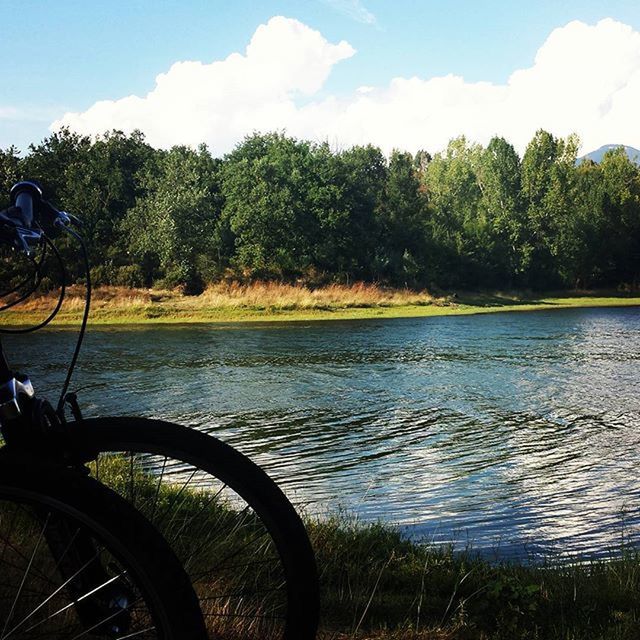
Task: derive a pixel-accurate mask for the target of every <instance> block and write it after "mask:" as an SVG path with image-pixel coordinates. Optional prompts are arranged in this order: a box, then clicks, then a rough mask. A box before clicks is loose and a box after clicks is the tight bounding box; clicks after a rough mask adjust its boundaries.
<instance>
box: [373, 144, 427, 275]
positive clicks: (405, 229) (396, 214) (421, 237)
mask: <svg viewBox="0 0 640 640" xmlns="http://www.w3.org/2000/svg"><path fill="white" fill-rule="evenodd" d="M425 209H426V199H425V197H424V196H423V194H422V193H421V192H420V181H419V179H418V176H417V173H416V169H415V165H414V159H413V158H412V156H411V154H410V153H402V152H400V151H393V153H392V154H391V158H390V160H389V169H388V172H387V180H386V184H385V190H384V197H383V198H382V203H381V205H380V208H379V210H380V222H381V225H382V234H381V245H382V249H383V251H384V253H385V254H386V257H387V272H386V275H387V276H388V277H389V278H390V279H392V280H394V281H396V282H402V283H404V284H405V285H407V284H409V283H411V284H413V285H415V284H416V283H418V282H419V281H421V280H423V279H424V277H425V273H426V263H425V260H426V244H425V242H426V238H425Z"/></svg>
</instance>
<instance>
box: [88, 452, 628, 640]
mask: <svg viewBox="0 0 640 640" xmlns="http://www.w3.org/2000/svg"><path fill="white" fill-rule="evenodd" d="M129 464H130V462H129V461H128V460H126V459H123V458H118V457H114V458H110V459H108V458H102V459H101V465H100V478H101V481H102V482H103V483H106V484H107V485H109V486H110V487H111V488H112V489H114V490H115V491H117V492H118V493H120V494H122V495H124V496H125V497H126V496H127V495H129V492H131V491H133V489H131V486H132V484H131V480H130V478H129V476H128V473H129V471H128V470H129V468H130V467H129V466H128V465H129ZM93 470H94V472H95V467H94V468H93ZM135 486H136V488H135V496H136V508H138V509H140V510H141V511H142V512H143V513H145V514H146V515H147V517H149V519H150V520H151V521H152V522H155V521H154V516H157V514H161V516H160V520H159V522H161V523H162V528H161V531H162V533H163V535H164V536H165V538H167V539H168V540H174V541H177V540H181V542H180V547H179V548H180V549H182V551H181V553H184V554H186V555H187V556H188V557H189V558H190V559H191V561H192V563H193V566H196V567H197V566H206V562H210V561H211V560H210V558H209V559H207V558H206V557H203V559H202V561H201V562H200V561H199V560H197V559H196V560H195V561H194V560H193V556H192V553H193V552H192V549H196V550H197V551H196V552H195V553H196V556H195V557H196V558H198V557H199V556H198V555H197V554H200V553H205V550H206V553H210V552H211V548H212V547H211V542H212V541H211V539H210V538H209V535H210V531H211V529H212V527H213V529H214V530H216V538H215V540H217V539H221V540H225V535H224V526H223V525H221V523H223V522H227V526H229V527H230V531H233V532H234V533H233V535H234V536H237V535H239V534H238V532H237V529H236V527H237V522H236V517H238V516H239V517H240V519H241V520H243V519H244V516H243V515H240V514H242V513H243V512H242V511H240V512H235V511H233V510H232V509H230V508H229V505H228V504H227V503H224V502H222V503H220V504H218V503H217V502H216V501H215V500H213V501H212V498H211V495H210V494H207V493H204V494H203V493H201V492H199V491H198V490H196V489H191V488H189V489H186V490H185V486H186V485H185V486H182V487H181V486H180V485H179V484H178V485H175V486H172V485H171V484H168V483H167V484H163V485H160V484H159V483H158V482H157V480H156V479H155V477H154V476H151V475H148V476H147V475H145V474H144V472H141V473H138V474H137V475H136V485H135ZM214 495H215V496H217V495H218V493H216V494H214ZM178 497H179V501H178ZM203 501H204V504H206V505H207V509H206V510H203V508H202V504H203ZM158 504H160V505H164V507H158ZM174 504H177V505H178V506H177V507H176V509H177V511H179V513H176V514H174V516H173V517H171V518H165V517H164V516H165V515H166V513H167V512H166V511H165V509H166V508H167V507H166V505H174ZM303 517H304V515H303ZM185 520H186V521H187V522H189V523H190V528H189V531H190V533H189V535H188V536H186V534H185V530H184V522H185ZM305 520H306V522H305V525H306V529H307V531H308V533H309V538H310V540H311V544H312V546H313V548H314V551H315V556H316V562H317V566H318V572H319V578H320V604H321V619H320V631H319V634H318V640H531V639H534V638H535V639H536V640H605V639H606V640H632V639H634V640H635V639H636V638H638V637H640V571H639V569H640V557H639V556H638V554H637V553H636V552H634V551H632V550H630V549H627V548H625V547H624V546H621V547H619V548H618V549H612V550H611V558H610V559H609V560H603V559H599V560H589V559H588V558H581V559H580V560H578V559H570V558H566V557H558V558H549V559H547V561H546V562H543V561H542V560H541V559H540V558H538V559H537V561H536V562H535V563H534V562H528V561H526V560H524V561H522V562H520V563H515V562H511V563H507V562H499V561H496V560H495V559H494V560H488V559H484V558H482V557H480V556H479V555H478V554H476V553H474V552H473V550H472V549H469V550H468V551H466V552H463V553H453V552H452V550H451V549H450V548H447V547H435V546H432V545H429V544H419V543H416V542H413V541H411V540H408V539H407V538H406V537H404V536H403V535H402V534H401V532H400V531H399V530H398V529H396V528H394V527H393V526H390V525H385V524H381V523H364V522H361V521H359V520H357V519H356V518H353V517H349V516H347V515H345V514H340V515H336V516H334V517H323V518H318V517H315V518H312V517H307V518H305ZM206 523H209V525H210V526H205V525H206ZM213 523H215V526H213ZM181 538H182V539H181ZM621 545H624V542H623V541H621ZM244 548H245V547H242V549H244ZM176 549H178V546H176ZM236 558H241V556H236ZM241 566H243V567H247V568H246V573H245V574H244V579H245V580H246V579H248V578H249V577H250V576H251V573H250V572H251V571H256V572H257V574H256V577H255V581H256V583H258V582H259V579H258V577H257V576H258V574H259V573H260V571H261V568H260V567H261V566H262V564H261V563H259V562H254V563H252V564H247V565H244V564H243V565H241ZM252 579H253V578H252ZM207 584H208V583H207V582H206V581H204V582H203V583H202V584H201V585H200V595H201V597H203V598H204V599H205V600H206V599H207V598H208V597H209V596H208V594H207V589H208V588H209V587H208V586H207ZM211 589H213V591H212V593H217V592H218V591H217V590H219V584H218V583H217V582H215V581H214V582H213V583H212V585H211ZM218 598H219V596H217V597H216V598H213V599H214V600H216V602H218ZM220 606H222V607H223V608H224V604H221V605H220ZM240 635H241V634H235V633H234V632H233V629H231V630H227V632H222V633H221V634H220V635H219V636H218V635H216V637H220V638H221V640H222V639H224V640H226V639H227V638H228V639H229V640H234V639H235V638H238V637H240ZM242 637H244V636H242ZM251 637H254V636H251Z"/></svg>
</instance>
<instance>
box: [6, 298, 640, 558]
mask: <svg viewBox="0 0 640 640" xmlns="http://www.w3.org/2000/svg"><path fill="white" fill-rule="evenodd" d="M73 338H74V334H73V333H71V332H69V331H68V330H64V331H62V330H58V331H49V332H41V333H39V334H35V335H31V336H28V337H20V338H17V339H11V340H10V341H9V340H7V345H6V347H7V352H8V354H9V355H10V357H11V359H12V361H13V364H14V365H15V366H16V367H17V368H19V369H20V370H23V371H28V372H29V373H30V374H31V376H32V379H33V381H34V383H35V385H36V387H37V390H38V391H39V393H41V394H42V393H45V394H47V393H48V394H50V395H53V394H54V393H55V390H56V389H57V388H58V387H59V385H60V382H61V380H62V379H63V375H64V370H65V365H66V363H67V362H68V359H69V357H70V353H71V350H72V345H73ZM639 363H640V309H638V308H624V309H593V310H589V309H575V310H563V311H550V312H535V313H510V314H491V315H479V316H458V317H441V318H417V319H406V320H403V319H393V320H367V321H361V322H358V321H345V322H313V323H294V324H290V323H286V324H275V323H274V324H263V325H235V326H227V327H221V326H220V325H188V326H177V327H176V326H162V327H151V326H144V327H138V328H132V329H126V328H125V329H123V328H117V329H101V330H92V331H91V332H90V333H89V335H88V338H87V341H86V346H85V349H84V351H83V356H82V358H81V362H80V366H79V369H78V374H77V376H76V377H75V380H74V384H75V387H76V388H78V387H84V390H82V391H81V393H80V397H81V400H82V403H83V406H84V408H85V412H86V413H87V414H89V415H99V414H141V415H146V416H153V417H161V418H164V419H168V420H174V421H178V422H182V423H186V424H190V425H192V426H194V427H196V428H198V429H202V430H204V431H207V432H211V433H214V434H215V435H217V436H218V437H220V438H222V439H224V440H225V441H227V442H228V443H230V444H232V445H233V446H235V447H237V448H238V449H240V450H241V451H243V452H244V453H246V454H248V455H249V456H251V457H252V458H253V459H254V460H255V461H257V462H258V463H259V464H261V465H262V466H264V467H265V468H266V469H267V470H268V472H269V473H270V474H271V475H272V476H273V477H274V478H275V479H276V480H277V481H278V482H279V483H281V484H282V486H283V487H284V489H285V491H286V492H287V493H288V494H289V496H290V497H291V498H292V499H293V500H294V501H295V502H297V503H304V504H306V505H307V510H308V511H309V512H312V513H316V512H318V513H326V512H331V511H334V510H335V509H337V508H339V507H340V508H344V509H346V510H347V511H349V512H351V513H354V514H357V515H358V517H360V518H362V519H364V520H378V519H382V520H384V521H387V522H392V523H395V524H398V525H400V526H402V527H403V529H404V530H405V531H406V532H407V534H409V535H412V536H415V537H417V538H420V539H424V540H429V541H433V542H437V543H444V542H451V541H454V542H455V543H456V544H457V545H458V546H465V545H468V544H471V545H472V546H473V547H474V548H475V549H478V550H482V551H483V552H486V553H490V554H497V555H499V556H503V557H504V556H510V555H513V554H516V555H522V554H540V553H549V552H551V553H567V554H574V553H579V554H587V555H592V554H598V555H602V554H604V555H606V554H609V553H612V552H616V551H617V550H619V549H620V546H621V544H623V543H624V544H627V543H629V544H633V543H638V542H640V478H639V474H638V458H639V453H640V449H639V446H638V445H639V444H640V395H639V393H638V391H639V385H638V381H639V379H640V372H639V369H638V365H639Z"/></svg>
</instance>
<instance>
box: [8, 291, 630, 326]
mask: <svg viewBox="0 0 640 640" xmlns="http://www.w3.org/2000/svg"><path fill="white" fill-rule="evenodd" d="M56 297H57V296H56V293H55V292H52V293H49V294H47V295H42V296H38V297H33V298H30V299H29V300H28V301H26V302H25V303H23V304H21V305H18V306H16V307H13V308H11V309H10V310H8V311H5V312H4V313H3V316H2V319H3V324H10V325H26V324H32V323H34V322H39V321H40V320H42V319H43V318H45V317H46V316H47V314H48V313H49V311H50V310H51V309H52V308H53V307H54V306H55V302H56ZM638 305H640V295H639V294H637V293H635V294H626V293H618V292H610V291H600V292H598V291H595V292H586V291H579V292H563V293H548V294H537V295H533V294H530V293H528V294H527V293H518V292H512V293H500V292H497V293H465V292H460V293H454V294H443V295H432V294H430V293H428V292H426V291H412V290H407V289H391V288H387V287H380V286H376V285H370V284H364V283H356V284H354V285H351V286H346V285H329V286H326V287H321V288H314V289H312V288H309V287H306V286H303V285H295V286H294V285H286V284H279V283H260V282H258V283H253V284H250V285H241V284H238V283H231V284H226V283H220V284H216V285H212V286H211V287H209V288H208V289H207V290H206V291H204V292H203V293H202V294H200V295H198V296H185V295H182V294H181V293H180V292H179V291H167V290H150V289H126V288H123V287H100V288H97V289H96V290H95V292H94V296H93V304H92V311H91V318H90V322H91V324H93V325H113V324H117V325H123V324H158V323H165V324H181V323H207V322H221V323H229V322H274V321H278V322H279V321H285V322H286V321H289V322H291V321H313V320H358V319H368V318H412V317H427V316H443V315H469V314H478V313H494V312H504V311H534V310H549V309H564V308H575V307H616V306H638ZM83 306H84V291H83V289H82V287H79V286H74V287H71V288H70V289H69V290H68V295H67V299H66V301H65V304H64V306H63V308H62V310H61V312H60V313H59V314H58V316H57V318H56V320H55V323H56V324H58V325H68V324H76V323H77V322H78V321H79V320H80V318H81V316H82V310H83Z"/></svg>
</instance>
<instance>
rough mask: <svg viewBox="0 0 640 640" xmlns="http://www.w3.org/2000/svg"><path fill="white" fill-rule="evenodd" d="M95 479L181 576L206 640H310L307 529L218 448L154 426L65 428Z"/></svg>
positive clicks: (244, 462) (311, 568) (106, 421)
mask: <svg viewBox="0 0 640 640" xmlns="http://www.w3.org/2000/svg"><path fill="white" fill-rule="evenodd" d="M72 431H73V432H74V433H75V438H76V441H77V443H78V445H79V446H80V447H81V448H82V449H83V450H84V451H85V452H88V451H93V455H92V459H93V461H92V462H91V464H90V468H91V471H92V474H93V475H94V477H95V478H96V479H98V480H99V481H100V482H102V483H104V484H105V485H107V486H108V487H110V488H111V489H113V490H115V491H116V492H118V493H119V494H120V495H121V496H122V497H124V498H125V499H126V500H128V501H129V502H130V503H131V504H132V505H133V506H134V507H135V508H136V509H137V510H139V511H140V512H141V513H143V514H144V515H145V516H146V518H147V519H148V520H149V521H150V522H151V523H152V524H153V526H154V527H156V528H157V530H158V531H159V532H160V533H161V534H162V536H163V537H164V538H165V540H167V541H168V542H169V544H170V545H171V547H172V548H173V551H174V552H175V554H176V556H177V557H178V558H179V560H180V561H181V562H182V564H183V566H184V568H185V570H186V572H187V573H188V575H189V577H190V579H191V582H192V585H193V588H194V591H195V592H196V594H197V596H198V598H199V601H200V606H201V610H202V613H203V616H204V618H205V622H206V625H207V630H208V632H209V636H210V637H212V638H220V639H226V638H229V639H233V640H312V639H313V638H315V633H316V628H317V622H318V609H319V605H318V599H319V596H318V581H317V574H316V566H315V560H314V556H313V551H312V549H311V545H310V543H309V540H308V537H307V534H306V531H305V528H304V525H303V523H302V521H301V519H300V517H299V516H298V514H297V513H296V511H295V509H294V508H293V507H292V505H291V504H290V502H289V501H288V500H287V498H286V497H285V495H284V494H283V493H282V491H281V490H280V489H279V488H278V486H277V485H276V484H275V483H274V482H273V481H272V480H271V479H270V478H269V477H268V476H267V475H266V474H265V473H264V471H262V470H261V469H260V468H259V467H258V466H257V465H255V464H254V463H252V462H251V461H250V460H249V459H247V458H246V457H244V456H243V455H242V454H240V453H239V452H237V451H236V450H234V449H233V448H231V447H230V446H228V445H225V444H224V443H222V442H220V441H219V440H217V439H216V438H214V437H212V436H210V435H206V434H204V433H201V432H198V431H195V430H193V429H189V428H187V427H182V426H179V425H175V424H171V423H168V422H164V421H160V420H149V419H143V418H98V419H87V420H83V421H82V422H79V423H76V424H75V426H74V427H72Z"/></svg>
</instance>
